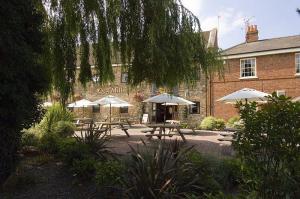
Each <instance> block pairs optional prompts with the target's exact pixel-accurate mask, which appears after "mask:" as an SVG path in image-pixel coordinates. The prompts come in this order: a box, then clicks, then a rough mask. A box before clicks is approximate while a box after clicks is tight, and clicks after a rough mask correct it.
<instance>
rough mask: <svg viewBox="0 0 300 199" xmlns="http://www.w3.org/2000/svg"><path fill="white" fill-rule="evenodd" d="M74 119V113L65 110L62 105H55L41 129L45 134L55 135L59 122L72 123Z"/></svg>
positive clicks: (41, 123)
mask: <svg viewBox="0 0 300 199" xmlns="http://www.w3.org/2000/svg"><path fill="white" fill-rule="evenodd" d="M73 119H74V116H73V114H72V112H70V111H68V110H66V109H64V108H63V106H62V105H61V104H54V105H53V106H51V107H49V108H48V110H47V112H46V113H45V115H44V117H43V119H42V121H41V122H40V124H39V127H40V128H41V129H42V131H43V133H54V132H55V127H57V125H58V124H57V123H58V122H61V121H66V122H72V120H73Z"/></svg>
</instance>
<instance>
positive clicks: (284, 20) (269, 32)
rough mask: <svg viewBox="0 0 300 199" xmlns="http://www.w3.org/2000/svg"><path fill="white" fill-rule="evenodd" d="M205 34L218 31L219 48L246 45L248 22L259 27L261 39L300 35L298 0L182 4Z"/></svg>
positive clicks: (197, 0)
mask: <svg viewBox="0 0 300 199" xmlns="http://www.w3.org/2000/svg"><path fill="white" fill-rule="evenodd" d="M182 3H183V5H184V6H185V7H186V8H188V9H189V10H190V11H192V12H193V13H194V14H195V15H196V16H197V17H198V18H199V19H200V23H201V29H202V30H203V31H205V30H210V29H212V28H218V37H219V39H218V40H219V46H220V48H222V49H226V48H229V47H231V46H234V45H237V44H239V43H242V42H244V41H245V27H246V25H245V24H246V23H245V21H247V20H248V21H249V23H250V25H257V26H258V31H259V39H268V38H274V37H284V36H291V35H298V34H300V15H299V14H298V13H297V12H296V9H297V8H300V1H299V0H182Z"/></svg>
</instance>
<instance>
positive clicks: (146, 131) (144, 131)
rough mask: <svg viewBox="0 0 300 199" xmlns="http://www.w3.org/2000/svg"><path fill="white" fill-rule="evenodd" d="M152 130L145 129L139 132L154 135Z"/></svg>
mask: <svg viewBox="0 0 300 199" xmlns="http://www.w3.org/2000/svg"><path fill="white" fill-rule="evenodd" d="M154 131H155V130H154V129H146V130H141V132H142V133H152V134H153V133H154Z"/></svg>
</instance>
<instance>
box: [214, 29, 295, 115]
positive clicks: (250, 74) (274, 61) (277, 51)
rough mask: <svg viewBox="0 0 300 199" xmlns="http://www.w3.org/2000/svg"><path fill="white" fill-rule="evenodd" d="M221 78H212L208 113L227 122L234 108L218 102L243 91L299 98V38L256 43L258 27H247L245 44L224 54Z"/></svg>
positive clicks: (290, 37)
mask: <svg viewBox="0 0 300 199" xmlns="http://www.w3.org/2000/svg"><path fill="white" fill-rule="evenodd" d="M223 58H224V64H225V74H224V78H222V79H219V78H216V77H215V78H213V79H212V81H211V87H210V91H211V92H210V93H211V94H210V95H211V97H210V104H211V107H210V111H211V114H212V115H214V116H216V117H221V118H224V119H228V118H230V117H232V116H234V115H236V114H237V111H236V109H235V108H234V106H233V105H228V104H224V103H222V102H216V100H217V99H219V98H221V97H223V96H225V95H227V94H229V93H232V92H234V91H237V90H239V89H242V88H253V89H256V90H259V91H263V92H266V93H272V92H277V93H278V94H280V95H282V94H285V95H287V96H290V97H298V96H300V35H296V36H289V37H280V38H273V39H264V40H259V39H258V29H257V26H249V27H248V30H247V33H246V41H245V42H244V43H241V44H238V45H236V46H233V47H231V48H228V49H226V50H225V51H224V52H223Z"/></svg>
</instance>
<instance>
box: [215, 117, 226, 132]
mask: <svg viewBox="0 0 300 199" xmlns="http://www.w3.org/2000/svg"><path fill="white" fill-rule="evenodd" d="M224 128H225V121H224V119H220V118H216V119H215V128H214V129H217V130H223V129H224Z"/></svg>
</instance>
